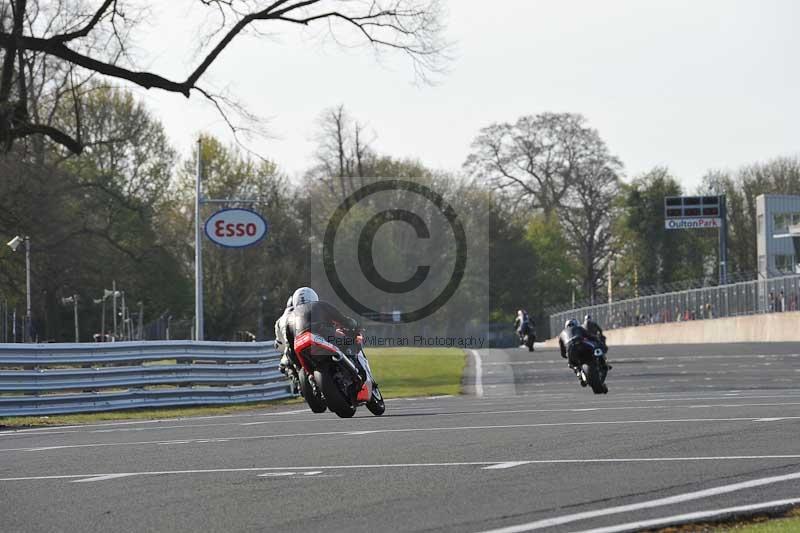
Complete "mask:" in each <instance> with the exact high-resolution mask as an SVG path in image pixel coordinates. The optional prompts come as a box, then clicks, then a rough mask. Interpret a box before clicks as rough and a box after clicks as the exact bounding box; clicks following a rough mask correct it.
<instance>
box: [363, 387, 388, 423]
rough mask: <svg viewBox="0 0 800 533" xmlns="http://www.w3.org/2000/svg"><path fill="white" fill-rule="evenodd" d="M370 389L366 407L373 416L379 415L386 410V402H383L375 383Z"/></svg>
mask: <svg viewBox="0 0 800 533" xmlns="http://www.w3.org/2000/svg"><path fill="white" fill-rule="evenodd" d="M374 387H375V388H374V389H373V390H372V398H370V400H369V401H368V402H367V409H369V412H370V413H372V414H373V415H375V416H381V415H382V414H383V413H384V412H385V411H386V404H385V403H384V402H383V395H381V391H380V389H379V388H378V386H377V385H375V386H374Z"/></svg>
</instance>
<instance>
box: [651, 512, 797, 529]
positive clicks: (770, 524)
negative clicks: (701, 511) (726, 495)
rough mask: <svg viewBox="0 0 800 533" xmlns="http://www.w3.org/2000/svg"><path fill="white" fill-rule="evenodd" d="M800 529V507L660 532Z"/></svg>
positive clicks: (678, 527)
mask: <svg viewBox="0 0 800 533" xmlns="http://www.w3.org/2000/svg"><path fill="white" fill-rule="evenodd" d="M798 531H800V508H795V509H793V510H791V511H789V512H787V513H785V514H783V515H778V516H777V517H775V516H755V517H753V518H746V519H744V520H742V521H740V522H723V523H702V524H686V525H683V526H675V527H666V528H663V529H658V530H657V532H658V533H797V532H798Z"/></svg>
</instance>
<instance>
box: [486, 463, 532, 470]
mask: <svg viewBox="0 0 800 533" xmlns="http://www.w3.org/2000/svg"><path fill="white" fill-rule="evenodd" d="M527 464H530V461H508V462H506V463H497V464H495V465H491V466H484V467H483V470H504V469H506V468H514V467H515V466H519V465H527Z"/></svg>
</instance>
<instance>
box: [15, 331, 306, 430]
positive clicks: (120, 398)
mask: <svg viewBox="0 0 800 533" xmlns="http://www.w3.org/2000/svg"><path fill="white" fill-rule="evenodd" d="M279 358H280V354H279V353H278V351H277V350H275V348H274V346H273V343H272V342H262V343H232V342H194V341H157V342H116V343H99V344H0V416H22V415H47V414H58V413H81V412H95V411H110V410H116V409H135V408H142V407H164V406H179V405H200V404H226V403H243V402H255V401H262V400H272V399H278V398H289V397H291V396H292V393H291V388H290V385H289V383H288V382H287V381H286V379H285V378H284V376H283V375H282V374H281V373H280V372H278V371H277V363H278V360H279Z"/></svg>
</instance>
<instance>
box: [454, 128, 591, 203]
mask: <svg viewBox="0 0 800 533" xmlns="http://www.w3.org/2000/svg"><path fill="white" fill-rule="evenodd" d="M585 123H586V120H585V119H584V118H583V117H582V116H581V115H577V114H572V113H542V114H540V115H535V116H524V117H521V118H520V119H519V120H517V121H516V122H515V123H514V124H511V123H500V124H492V125H491V126H488V127H486V128H484V129H482V130H481V132H480V133H479V135H478V137H477V138H476V139H475V141H474V142H473V143H472V150H473V151H472V153H471V154H470V155H469V157H468V158H467V161H466V163H465V164H464V166H465V168H466V169H467V170H468V171H469V172H470V173H471V174H472V175H474V176H475V177H477V178H479V179H481V180H488V181H489V182H490V183H491V184H492V185H494V186H495V187H496V188H497V189H499V190H500V191H502V192H504V193H507V196H508V199H510V200H511V202H512V204H513V205H518V206H524V207H525V208H528V209H530V208H533V209H543V210H544V211H545V212H546V213H549V212H551V211H553V210H554V209H556V208H557V207H558V206H559V205H560V204H561V203H562V201H563V199H564V196H565V195H566V194H567V191H568V189H569V188H570V186H571V185H572V179H573V174H574V172H575V171H576V169H577V168H578V166H579V165H580V163H581V159H580V158H581V157H582V153H581V144H584V143H585V142H586V141H587V140H589V139H591V138H593V137H595V136H597V132H595V131H594V130H592V129H590V128H588V127H587V126H586V124H585Z"/></svg>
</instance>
